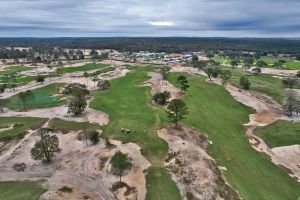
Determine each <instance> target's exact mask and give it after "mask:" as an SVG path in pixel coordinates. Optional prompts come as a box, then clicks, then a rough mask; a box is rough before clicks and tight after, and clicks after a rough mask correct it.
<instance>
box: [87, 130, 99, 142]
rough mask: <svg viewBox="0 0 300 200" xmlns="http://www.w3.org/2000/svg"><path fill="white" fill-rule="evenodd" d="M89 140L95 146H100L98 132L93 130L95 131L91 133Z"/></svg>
mask: <svg viewBox="0 0 300 200" xmlns="http://www.w3.org/2000/svg"><path fill="white" fill-rule="evenodd" d="M89 139H90V141H91V142H92V143H93V144H98V142H99V132H98V131H97V130H93V131H91V132H89Z"/></svg>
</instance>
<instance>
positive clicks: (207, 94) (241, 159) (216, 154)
mask: <svg viewBox="0 0 300 200" xmlns="http://www.w3.org/2000/svg"><path fill="white" fill-rule="evenodd" d="M177 76H178V74H174V73H172V74H170V75H169V80H170V81H171V82H172V83H173V84H174V85H177V83H176V77H177ZM205 80H206V77H199V76H189V82H190V86H191V87H190V88H189V89H188V91H187V95H186V96H185V97H183V101H185V103H186V104H187V106H188V109H189V114H188V116H187V117H186V119H185V120H184V121H183V123H184V124H185V125H186V126H188V127H194V128H196V129H197V130H198V131H199V132H200V133H204V134H207V136H208V137H209V139H210V140H211V141H212V142H213V144H212V145H210V146H209V153H210V154H211V155H212V156H213V158H215V159H216V161H217V163H218V164H219V165H221V166H224V167H226V169H227V170H226V171H225V176H226V178H227V180H228V181H229V183H230V184H231V185H232V186H233V188H234V189H237V190H238V192H239V193H240V194H241V196H242V197H243V199H259V200H270V199H272V200H282V199H285V200H295V199H297V198H298V197H299V196H300V184H299V183H298V182H297V181H296V180H295V179H293V178H291V177H290V176H289V175H288V174H287V173H286V172H285V171H283V170H282V169H280V168H279V167H277V166H275V165H274V164H273V163H272V162H271V161H270V159H269V158H268V157H267V156H266V155H264V154H262V153H259V152H257V151H255V150H254V149H253V148H252V147H251V146H250V144H249V142H248V138H247V137H246V134H245V131H246V130H245V128H244V127H243V125H242V124H244V123H246V122H248V120H249V114H250V113H252V112H254V111H253V110H252V109H250V108H248V107H246V106H244V105H242V104H241V103H239V102H237V101H235V100H234V99H233V98H232V96H231V95H230V94H229V93H228V92H227V91H226V90H224V88H223V87H221V86H217V85H214V84H212V83H207V82H206V81H205Z"/></svg>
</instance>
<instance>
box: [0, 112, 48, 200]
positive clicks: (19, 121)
mask: <svg viewBox="0 0 300 200" xmlns="http://www.w3.org/2000/svg"><path fill="white" fill-rule="evenodd" d="M45 120H46V119H43V118H36V117H0V139H7V138H12V137H15V136H19V135H22V134H24V133H25V132H26V131H28V130H29V129H31V128H32V127H33V126H34V127H35V126H38V125H40V124H42V123H43V122H45ZM11 126H13V127H12V129H9V130H4V131H1V129H2V128H8V127H11ZM0 199H1V198H0Z"/></svg>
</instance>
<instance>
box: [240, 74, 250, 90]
mask: <svg viewBox="0 0 300 200" xmlns="http://www.w3.org/2000/svg"><path fill="white" fill-rule="evenodd" d="M250 85H251V82H250V80H249V78H248V76H246V75H244V76H242V77H241V78H240V86H241V87H242V88H243V89H245V90H249V89H250Z"/></svg>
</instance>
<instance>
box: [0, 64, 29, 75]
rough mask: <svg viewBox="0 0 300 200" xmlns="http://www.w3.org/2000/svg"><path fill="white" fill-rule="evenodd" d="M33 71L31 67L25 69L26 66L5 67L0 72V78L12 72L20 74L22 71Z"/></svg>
mask: <svg viewBox="0 0 300 200" xmlns="http://www.w3.org/2000/svg"><path fill="white" fill-rule="evenodd" d="M31 69H33V67H26V66H10V67H6V68H5V69H4V70H3V71H0V76H1V75H4V74H9V73H12V72H22V71H28V70H31Z"/></svg>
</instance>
